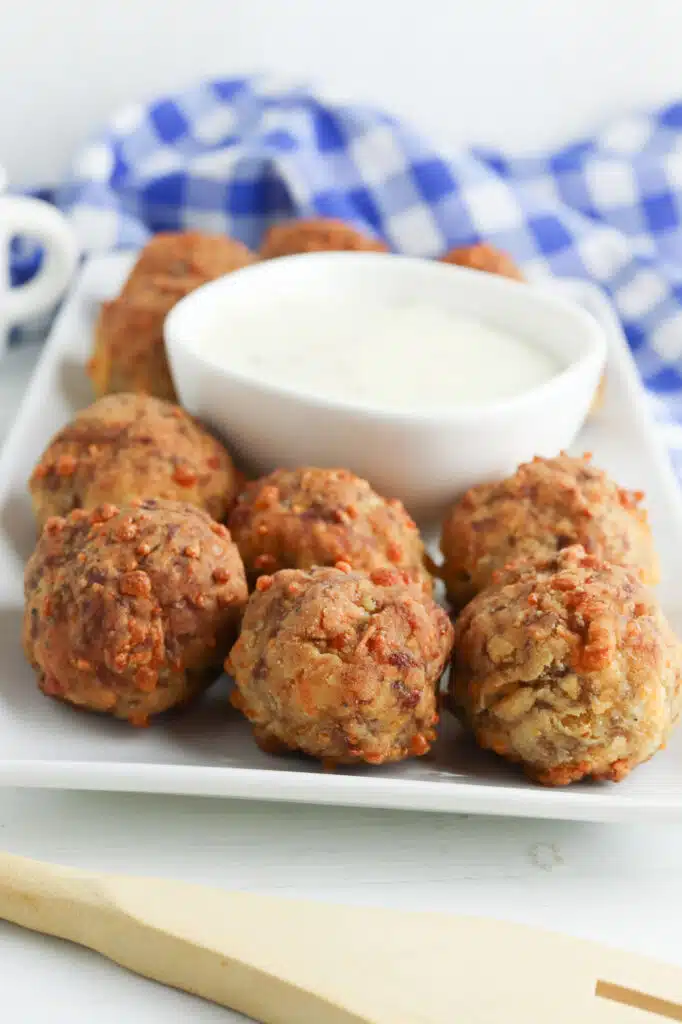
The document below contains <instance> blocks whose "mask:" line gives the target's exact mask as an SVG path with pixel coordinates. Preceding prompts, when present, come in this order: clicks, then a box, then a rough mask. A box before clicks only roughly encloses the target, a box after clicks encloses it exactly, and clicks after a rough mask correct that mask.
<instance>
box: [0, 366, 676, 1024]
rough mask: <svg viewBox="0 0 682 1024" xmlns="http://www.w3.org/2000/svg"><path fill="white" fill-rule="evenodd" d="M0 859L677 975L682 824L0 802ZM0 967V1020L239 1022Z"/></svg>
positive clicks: (66, 956)
mask: <svg viewBox="0 0 682 1024" xmlns="http://www.w3.org/2000/svg"><path fill="white" fill-rule="evenodd" d="M36 351H37V350H35V349H33V347H31V350H30V351H29V350H28V349H26V348H24V349H19V350H16V351H11V352H10V353H9V354H8V355H7V356H6V357H5V359H4V360H3V362H2V365H0V438H1V437H2V435H3V434H4V432H5V430H6V429H7V426H8V425H9V423H10V422H11V420H12V417H13V415H14V412H15V410H16V406H17V404H18V402H19V400H20V398H21V393H22V391H23V388H24V386H25V382H26V380H27V375H28V372H29V371H30V366H31V364H32V362H33V360H34V358H35V354H36ZM0 847H1V848H4V849H6V850H8V851H10V852H13V853H19V854H24V855H27V856H32V857H42V858H45V859H48V860H54V861H58V862H62V863H65V864H73V865H76V866H82V867H88V868H101V869H106V870H114V871H120V872H128V873H136V874H150V875H151V874H159V875H167V876H173V877H177V878H182V879H185V880H187V881H196V882H204V883H209V884H212V885H218V886H224V887H231V888H240V889H252V890H260V891H268V892H276V893H281V894H289V895H305V896H310V897H315V898H322V899H329V900H334V901H337V902H339V901H340V902H349V903H351V902H352V903H363V904H381V905H386V906H403V907H410V908H415V909H416V908H419V909H442V910H451V911H457V912H462V913H468V914H481V915H487V916H497V917H501V918H509V919H512V920H516V921H522V922H527V923H530V924H536V925H541V926H545V927H549V928H553V929H555V930H560V931H565V932H568V933H572V934H574V935H578V936H582V937H586V938H593V939H597V940H600V941H603V942H607V943H611V944H616V945H620V946H622V947H627V948H630V949H632V950H635V951H638V952H642V953H647V954H649V955H652V956H657V957H660V958H662V959H666V960H669V961H671V962H673V963H676V964H679V965H680V966H682V915H681V914H680V907H681V906H682V824H674V825H670V824H660V825H651V824H648V825H642V826H616V825H609V826H607V825H588V824H573V823H567V822H551V821H513V820H508V819H507V820H497V819H483V818H475V817H465V816H449V815H435V814H434V815H428V814H423V815H420V814H408V813H399V812H388V811H373V810H354V809H341V808H339V809H334V808H315V807H305V806H300V807H295V806H286V805H276V804H272V805H267V804H255V803H246V802H238V801H223V800H202V799H194V798H179V797H153V796H131V795H121V794H112V795H107V794H97V793H92V794H78V793H60V792H39V791H22V792H19V791H15V790H5V791H0ZM0 963H1V964H2V971H1V976H2V1014H1V1019H2V1020H3V1022H4V1021H7V1024H39V1022H40V1024H81V1022H83V1024H85V1022H88V1024H90V1022H91V1021H93V1020H97V1022H98V1024H120V1022H121V1021H123V1020H131V1021H132V1020H134V1021H135V1022H136V1024H157V1022H158V1024H161V1022H163V1024H176V1022H177V1024H184V1022H185V1021H187V1020H188V1019H191V1020H192V1022H193V1024H203V1022H209V1021H213V1022H218V1021H222V1022H228V1021H237V1020H240V1019H241V1018H239V1017H237V1016H236V1015H233V1014H230V1013H228V1012H226V1011H224V1010H221V1009H219V1008H217V1007H214V1006H210V1005H208V1004H205V1003H202V1002H200V1001H199V1000H194V999H192V998H191V997H189V996H184V995H182V994H180V993H175V992H172V991H170V990H165V989H162V988H160V987H159V986H157V985H154V984H152V983H150V982H146V981H144V980H142V979H138V978H135V977H133V976H131V975H129V974H126V973H125V972H123V971H121V970H119V969H118V968H116V967H115V966H113V965H111V964H109V963H106V962H105V961H102V960H100V959H99V958H98V957H96V956H95V955H94V954H90V953H88V952H86V951H83V950H79V949H76V948H75V947H71V946H68V945H66V944H64V943H59V942H56V941H53V940H50V939H46V938H43V937H41V936H36V935H31V934H29V933H24V932H22V931H20V930H19V929H18V928H14V927H12V926H9V925H3V924H0ZM455 973H456V972H455V971H454V970H453V977H454V975H455Z"/></svg>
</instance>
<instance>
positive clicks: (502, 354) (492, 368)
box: [201, 297, 560, 410]
mask: <svg viewBox="0 0 682 1024" xmlns="http://www.w3.org/2000/svg"><path fill="white" fill-rule="evenodd" d="M201 347H202V348H203V350H204V351H205V352H206V353H207V354H208V353H210V354H211V356H212V357H213V358H214V359H215V360H217V361H219V362H220V363H221V364H222V365H223V366H224V367H225V368H226V369H229V370H231V371H234V372H236V373H239V374H241V375H243V376H246V377H249V378H251V379H255V380H258V381H260V382H263V383H269V384H276V385H279V386H281V387H286V388H290V389H294V390H295V391H298V392H300V393H306V394H309V395H316V396H319V397H320V398H327V399H336V400H340V401H344V402H353V403H356V404H357V403H359V404H361V405H363V406H368V407H371V408H378V409H385V410H405V409H414V410H420V409H421V410H429V409H434V408H439V409H442V408H446V407H448V406H450V407H453V406H458V405H471V404H479V405H484V404H485V403H488V402H494V401H496V400H498V399H502V398H508V397H511V396H513V395H517V394H520V393H522V392H524V391H528V390H530V389H531V388H533V387H534V386H536V385H538V384H540V383H541V382H543V381H546V380H548V379H549V378H550V377H552V376H554V375H555V374H556V373H557V372H558V371H559V369H560V365H559V363H558V361H557V360H556V359H555V358H553V357H552V356H551V355H550V354H549V353H548V352H545V351H544V350H542V349H540V348H539V347H536V346H534V345H533V344H532V343H531V342H529V341H526V340H525V339H524V338H521V337H519V336H517V335H515V334H513V333H511V332H507V331H505V330H501V329H499V328H497V327H493V326H490V325H487V324H484V323H482V322H481V321H478V320H475V319H470V318H469V317H465V316H461V315H459V314H457V313H453V312H449V311H447V310H444V309H440V308H437V307H434V306H431V305H428V304H426V303H425V304H421V303H419V302H412V301H410V302H405V303H401V304H398V303H396V304H393V305H388V304H385V303H379V302H376V303H372V302H371V301H368V300H362V301H353V302H352V303H351V302H349V301H341V300H337V299H334V300H332V301H330V300H329V299H327V298H325V299H319V300H318V301H316V300H315V298H314V297H313V298H311V299H306V300H302V299H301V298H299V297H291V298H286V297H285V298H278V299H277V300H276V301H272V302H270V303H267V302H266V303H264V304H263V306H262V308H260V309H258V310H253V309H251V310H249V311H245V312H244V313H243V314H241V315H240V314H235V313H232V312H231V313H230V319H229V328H228V327H227V325H225V326H224V327H223V326H221V325H220V323H219V321H218V322H216V325H215V326H214V328H213V329H212V330H211V331H208V332H207V333H206V334H205V336H204V337H203V339H202V340H201Z"/></svg>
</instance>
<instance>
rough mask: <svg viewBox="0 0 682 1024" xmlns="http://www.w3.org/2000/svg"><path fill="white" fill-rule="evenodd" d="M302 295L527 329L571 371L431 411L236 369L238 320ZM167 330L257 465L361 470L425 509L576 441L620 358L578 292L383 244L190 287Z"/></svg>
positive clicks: (210, 412)
mask: <svg viewBox="0 0 682 1024" xmlns="http://www.w3.org/2000/svg"><path fill="white" fill-rule="evenodd" d="M296 295H299V296H300V297H301V300H302V301H305V299H306V297H310V296H312V297H314V301H315V303H316V304H318V305H319V304H320V301H321V299H324V297H328V298H329V299H330V300H333V301H335V302H336V303H338V302H339V300H343V301H344V302H345V301H347V302H348V303H352V302H353V301H354V300H356V301H357V302H366V301H367V299H368V298H371V299H372V301H374V302H376V301H385V302H386V303H387V304H393V303H401V304H404V303H406V302H409V301H411V300H412V301H414V302H416V303H419V304H420V305H424V304H429V305H433V306H436V307H439V308H441V309H444V310H446V311H450V312H453V313H457V314H458V315H460V316H466V317H468V318H471V319H477V320H479V321H481V322H482V323H484V324H487V325H490V326H492V327H496V328H498V329H502V330H505V331H508V332H509V333H511V334H515V335H517V336H518V337H519V338H521V339H524V340H525V341H527V342H528V343H530V344H532V345H535V346H537V347H538V348H539V349H541V350H544V351H545V352H547V353H549V354H550V355H551V356H552V357H553V358H554V359H555V360H556V363H557V373H556V374H555V375H554V376H552V377H550V378H549V379H547V380H546V381H544V382H543V383H541V384H539V385H537V386H535V387H532V388H530V389H529V390H528V391H526V392H523V393H521V394H518V395H514V396H513V397H511V398H504V399H501V400H499V401H492V402H488V403H485V404H471V405H462V404H457V405H455V404H453V406H452V407H440V408H432V409H429V408H428V405H427V402H428V399H427V398H425V400H424V402H423V403H422V409H409V408H406V409H404V410H403V409H400V410H391V411H384V410H381V409H379V408H372V406H371V405H370V404H367V403H364V402H363V403H360V402H357V403H354V402H350V401H341V400H337V399H327V398H324V397H321V396H315V395H312V394H309V393H303V392H298V391H296V390H295V389H294V388H292V387H290V386H289V387H284V386H279V385H277V384H273V383H265V382H263V381H259V380H258V378H257V376H255V375H254V376H251V375H247V374H245V373H243V372H239V371H237V370H236V369H235V370H231V369H230V359H229V352H230V349H231V348H233V347H236V346H239V345H241V344H243V343H244V342H243V340H242V339H240V336H239V330H238V327H236V328H235V329H234V330H231V319H232V320H233V322H234V323H235V324H237V325H238V324H239V323H243V322H244V313H245V311H246V312H247V313H249V315H251V314H250V311H251V310H252V315H253V318H254V324H255V325H257V324H258V317H259V311H260V310H262V309H263V307H264V306H266V305H267V303H268V302H276V301H277V300H278V299H279V298H281V297H286V299H287V300H290V299H291V297H292V296H296ZM217 331H218V332H219V335H220V337H223V338H224V349H223V350H222V351H221V352H219V353H217V352H216V347H214V349H213V351H212V352H211V351H209V349H208V346H206V347H205V348H204V347H202V345H201V344H200V340H201V339H202V338H205V337H206V334H207V332H211V334H212V335H213V336H214V337H215V336H216V332H217ZM164 334H165V341H166V348H167V351H168V357H169V361H170V365H171V370H172V374H173V379H174V381H175V386H176V390H177V393H178V395H179V397H180V401H181V403H182V404H183V405H184V406H185V408H186V409H187V410H188V411H189V412H191V413H192V414H193V415H195V416H197V417H198V418H199V419H201V420H203V421H204V422H205V423H207V424H208V425H209V426H211V427H213V429H214V430H215V431H216V432H217V433H218V434H220V435H221V436H222V437H223V438H224V440H225V441H226V443H227V444H228V445H229V446H230V447H231V448H232V450H233V451H234V452H235V453H236V454H237V456H238V458H240V459H241V460H242V461H243V462H244V463H245V464H246V465H247V466H248V467H249V468H250V469H252V470H253V471H254V472H256V473H265V472H269V471H271V470H272V469H274V468H276V467H288V468H293V467H296V466H321V467H329V468H332V467H343V468H347V469H351V470H352V471H353V472H355V473H357V474H358V475H360V476H362V477H366V478H367V479H368V480H369V481H370V483H371V484H372V486H373V487H374V488H375V489H376V490H377V491H378V492H379V493H380V494H383V495H385V496H387V497H398V498H401V499H402V500H403V502H404V503H405V504H406V506H407V507H408V508H409V509H410V511H411V512H412V514H413V515H414V516H415V517H416V518H418V519H420V520H422V521H428V520H429V519H431V518H432V517H435V516H437V515H439V514H440V513H441V512H442V511H443V509H444V508H445V507H446V506H448V505H449V504H450V503H451V502H452V501H453V499H454V498H455V497H457V495H459V494H461V493H462V491H464V490H466V489H467V488H469V487H471V486H472V485H474V484H478V483H482V482H486V481H490V480H496V479H500V478H501V477H504V476H506V475H507V474H509V473H510V472H512V471H513V470H514V469H515V467H516V466H517V465H518V463H519V462H524V461H526V460H528V459H530V458H532V457H533V456H534V455H542V456H553V455H556V454H557V453H558V452H559V451H560V450H561V449H564V448H567V447H569V445H570V444H571V443H572V442H573V440H574V439H575V437H576V435H577V433H578V431H579V430H580V428H581V426H582V424H583V422H584V420H585V418H586V416H587V414H588V411H589V408H590V405H591V403H592V400H593V398H594V395H595V392H596V389H597V385H598V382H599V379H600V376H601V373H602V371H603V368H604V363H605V359H606V339H605V336H604V334H603V332H602V330H601V327H600V326H599V324H598V323H597V322H596V320H594V319H593V318H592V317H591V316H590V315H589V314H588V313H586V312H585V311H583V310H582V309H580V308H579V307H578V306H576V305H573V304H572V303H570V302H567V301H564V300H563V299H561V298H558V297H556V296H553V295H551V294H546V293H544V292H542V291H540V290H539V289H536V288H534V287H533V286H532V285H527V284H522V283H519V282H516V281H510V280H507V279H505V278H502V277H497V276H495V275H493V274H487V273H482V272H481V271H478V270H468V269H464V268H461V267H455V266H451V265H448V264H441V263H438V262H435V261H429V260H422V259H413V258H410V257H406V256H395V255H387V254H383V253H350V252H344V253H310V254H305V255H300V256H288V257H284V258H280V259H274V260H268V261H266V262H263V263H256V264H254V265H252V266H249V267H246V268H244V269H242V270H238V271H236V272H234V273H232V274H229V275H228V276H226V277H223V278H219V279H218V280H216V281H212V282H210V283H209V284H206V285H203V286H202V287H201V288H198V289H197V290H196V291H194V292H192V293H191V294H190V295H188V296H187V297H186V298H184V299H182V300H181V301H180V302H179V303H178V304H177V306H175V308H174V309H173V310H172V311H171V313H170V314H169V315H168V317H167V319H166V323H165V328H164ZM250 338H251V339H252V338H253V332H250ZM418 343H419V339H418V338H416V339H415V345H418ZM439 372H440V368H439V367H437V366H436V367H434V373H439ZM417 404H418V403H417V402H415V405H417Z"/></svg>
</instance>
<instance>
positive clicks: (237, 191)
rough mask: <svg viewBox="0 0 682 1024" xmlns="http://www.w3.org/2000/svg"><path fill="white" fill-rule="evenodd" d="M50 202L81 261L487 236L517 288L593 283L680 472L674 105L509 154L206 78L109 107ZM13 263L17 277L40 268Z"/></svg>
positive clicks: (420, 245) (681, 295) (406, 245)
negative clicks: (298, 241)
mask: <svg viewBox="0 0 682 1024" xmlns="http://www.w3.org/2000/svg"><path fill="white" fill-rule="evenodd" d="M54 201H55V202H56V203H57V204H58V205H59V206H60V207H61V208H62V209H64V210H65V211H67V212H68V213H69V215H70V216H71V218H72V220H73V223H74V225H75V228H76V231H77V233H78V236H79V239H80V243H81V245H82V248H83V250H84V251H85V252H88V253H92V252H101V251H106V250H110V249H114V248H125V247H138V246H140V245H142V244H143V243H144V242H145V240H146V239H147V238H148V236H149V234H150V233H151V232H155V231H160V230H174V229H182V228H188V227H196V228H199V229H204V230H208V231H218V232H227V233H229V234H231V235H233V236H235V237H236V238H239V239H241V240H242V241H244V242H246V243H247V244H248V245H250V246H254V247H256V246H257V245H258V244H259V242H260V239H261V236H262V234H263V232H264V231H265V229H266V228H267V227H268V226H269V225H270V224H271V223H272V222H274V221H277V220H281V219H284V218H288V217H292V216H297V217H305V216H314V215H321V216H328V217H340V218H342V219H343V220H345V221H348V222H351V223H353V224H355V225H357V226H358V227H359V228H361V229H364V230H366V231H369V232H371V233H374V234H375V235H377V236H379V237H381V238H383V239H384V240H385V241H386V242H387V243H388V244H389V245H390V246H391V248H393V249H396V250H398V251H401V252H406V253H410V254H415V255H424V256H435V255H438V254H440V253H442V252H443V251H444V250H446V249H447V248H449V247H451V246H453V245H462V244H468V243H471V242H475V241H478V240H479V239H486V240H489V241H491V242H493V243H494V244H496V245H499V246H500V247H502V248H504V249H507V250H508V251H509V252H510V253H511V254H512V255H513V256H514V257H515V258H516V259H517V260H518V262H519V263H520V264H521V265H522V267H523V269H524V271H525V273H526V274H527V275H528V277H529V278H531V279H534V278H540V277H542V276H543V275H547V274H552V275H557V276H572V277H580V278H583V279H587V280H590V281H593V282H595V283H596V284H597V285H599V286H600V287H601V288H602V289H603V290H604V291H605V292H606V293H607V295H608V296H609V298H610V299H611V301H612V302H613V304H614V306H615V308H616V310H617V312H618V314H619V316H620V318H621V320H622V323H623V326H624V328H625V332H626V334H627V337H628V340H629V343H630V345H631V347H632V350H633V352H634V354H635V358H636V360H637V364H638V366H639V369H640V372H641V374H642V377H643V379H644V381H645V383H646V385H647V387H648V388H649V390H650V391H651V392H652V393H653V394H654V395H655V401H654V405H655V408H656V413H657V415H658V417H659V418H662V419H663V420H665V422H666V439H667V441H668V443H669V445H670V446H671V448H672V449H673V457H674V458H675V459H676V461H677V462H678V466H679V468H680V470H682V102H680V103H673V104H670V105H668V106H666V107H664V108H662V109H660V110H657V111H654V112H652V113H648V114H643V113H642V114H634V115H632V116H629V117H625V118H622V119H620V120H618V121H616V122H614V123H613V124H611V125H608V126H607V127H606V128H605V129H604V130H603V131H601V132H600V133H599V134H597V135H595V136H594V137H593V138H590V139H587V140H584V141H581V142H578V143H575V144H572V145H570V146H567V147H566V148H564V149H560V150H558V151H556V152H553V153H550V154H547V155H545V156H541V157H532V158H527V157H524V158H514V157H510V156H508V155H505V154H502V153H498V152H495V151H492V150H483V149H471V150H468V151H461V150H458V151H453V152H447V151H445V150H443V149H436V148H435V147H434V146H433V145H431V144H430V142H429V140H428V139H426V138H424V137H422V136H421V135H420V134H419V133H418V132H416V131H413V130H412V129H411V128H410V127H408V126H406V125H404V124H402V123H400V122H399V121H397V120H395V119H394V118H392V117H390V116H387V115H386V114H384V113H382V112H380V111H377V110H373V109H370V108H368V107H361V106H355V105H354V106H346V105H334V104H332V103H328V102H324V101H322V100H321V99H320V98H318V97H316V96H315V94H314V93H312V92H310V91H309V90H307V89H305V88H299V87H293V88H292V87H290V86H287V85H282V84H281V83H277V82H275V81H273V80H272V79H269V78H265V77H255V78H234V79H227V80H220V81H212V82H206V83H204V84H202V85H199V86H197V87H195V88H192V89H189V90H186V91H183V92H180V93H177V94H175V95H172V96H167V97H163V98H161V99H157V100H155V101H154V102H152V103H149V104H140V105H135V106H131V107H128V108H126V109H125V110H122V111H120V112H119V113H118V114H117V115H116V116H115V117H114V118H113V119H112V120H111V122H110V123H109V124H108V125H106V126H105V128H104V130H103V131H102V132H101V133H100V134H99V135H98V136H96V137H95V138H93V139H92V140H91V142H90V143H89V144H88V145H87V146H86V147H85V148H84V149H83V150H82V151H81V152H80V153H79V154H78V155H77V156H76V159H75V161H74V163H73V166H72V168H71V171H70V174H69V176H68V178H67V180H66V182H65V183H64V184H63V186H62V187H60V188H59V189H58V190H57V192H56V193H55V195H54ZM20 255H21V254H17V257H19V256H20ZM23 257H24V258H23V259H20V258H17V259H15V266H14V271H15V274H16V275H17V277H18V278H22V277H25V276H26V275H28V274H30V272H31V269H32V264H34V262H35V258H36V257H35V253H30V252H29V253H24V254H23Z"/></svg>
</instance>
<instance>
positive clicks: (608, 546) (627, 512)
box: [441, 454, 658, 607]
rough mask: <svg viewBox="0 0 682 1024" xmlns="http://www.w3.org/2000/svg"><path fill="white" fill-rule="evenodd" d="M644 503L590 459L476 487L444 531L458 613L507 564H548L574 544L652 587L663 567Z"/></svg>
mask: <svg viewBox="0 0 682 1024" xmlns="http://www.w3.org/2000/svg"><path fill="white" fill-rule="evenodd" d="M641 498H642V495H641V494H640V493H638V492H632V491H626V490H624V489H623V488H622V487H618V486H617V484H615V483H613V481H612V480H610V479H609V478H608V477H607V475H606V474H605V473H604V472H602V470H600V469H597V468H596V467H595V466H593V465H591V463H590V461H589V456H583V457H581V458H574V457H572V456H570V455H565V454H562V455H560V456H558V457H557V458H554V459H540V458H536V459H534V460H533V461H532V462H527V463H524V464H523V465H521V466H519V468H518V469H517V471H516V472H515V473H514V475H513V476H510V477H509V478H508V479H506V480H502V481H501V482H500V483H495V484H482V485H480V486H478V487H473V488H472V489H471V490H470V491H468V492H467V493H466V494H465V495H464V497H463V498H462V499H461V501H459V502H458V503H457V504H456V505H455V506H454V508H453V509H452V510H451V512H450V513H449V515H448V517H447V519H446V521H445V524H444V526H443V534H442V538H441V550H442V552H443V555H444V564H443V568H442V575H443V578H444V579H445V582H446V586H447V589H448V594H449V596H450V597H451V599H452V601H453V602H454V603H455V604H456V605H457V606H459V607H461V606H462V605H463V604H465V603H466V601H467V600H469V599H470V598H471V597H473V595H474V594H475V593H477V592H478V591H479V590H481V589H482V588H483V587H485V586H487V585H488V584H489V583H490V581H491V579H492V575H493V573H494V572H495V571H496V570H497V569H501V568H502V567H503V566H504V565H505V564H506V563H507V562H509V561H512V560H516V559H520V558H528V559H531V560H537V559H543V558H547V557H548V556H549V555H552V554H554V553H555V552H556V551H560V550H561V549H562V548H565V547H569V546H570V545H571V544H582V545H583V547H584V548H585V550H586V551H587V552H588V553H590V554H594V555H596V556H597V557H599V558H602V559H605V560H606V561H609V562H613V563H614V564H616V565H624V566H627V567H629V568H631V569H633V570H634V571H636V572H638V573H639V574H640V575H641V577H642V579H643V580H644V582H645V583H655V582H656V581H657V579H658V561H657V558H656V553H655V550H654V546H653V539H652V537H651V530H650V529H649V524H648V521H647V515H646V512H645V511H644V510H643V509H642V508H640V507H639V502H640V501H641Z"/></svg>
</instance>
